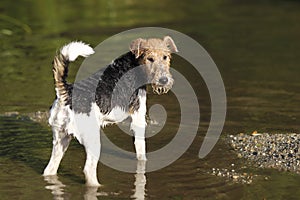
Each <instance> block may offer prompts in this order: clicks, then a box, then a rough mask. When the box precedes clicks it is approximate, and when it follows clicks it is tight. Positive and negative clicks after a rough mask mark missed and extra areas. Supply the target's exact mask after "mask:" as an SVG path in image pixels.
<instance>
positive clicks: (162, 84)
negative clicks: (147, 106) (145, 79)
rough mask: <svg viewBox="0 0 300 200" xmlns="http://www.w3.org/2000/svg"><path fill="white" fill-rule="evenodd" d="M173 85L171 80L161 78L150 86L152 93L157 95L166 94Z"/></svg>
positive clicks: (164, 77)
mask: <svg viewBox="0 0 300 200" xmlns="http://www.w3.org/2000/svg"><path fill="white" fill-rule="evenodd" d="M173 83H174V80H173V79H172V78H168V77H166V76H163V77H161V78H159V79H158V81H157V83H155V84H152V89H153V92H154V93H155V94H158V95H161V94H166V93H167V92H168V91H169V90H170V89H171V88H172V85H173Z"/></svg>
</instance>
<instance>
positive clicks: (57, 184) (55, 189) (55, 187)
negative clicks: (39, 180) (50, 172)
mask: <svg viewBox="0 0 300 200" xmlns="http://www.w3.org/2000/svg"><path fill="white" fill-rule="evenodd" d="M44 180H45V181H46V182H47V183H48V184H50V185H47V186H45V188H46V189H48V190H51V194H52V195H53V199H55V200H62V199H65V198H64V197H63V196H64V194H65V192H64V188H65V187H66V185H64V184H63V183H62V182H61V181H59V180H58V177H57V176H55V175H54V176H45V177H44Z"/></svg>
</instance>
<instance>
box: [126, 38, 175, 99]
mask: <svg viewBox="0 0 300 200" xmlns="http://www.w3.org/2000/svg"><path fill="white" fill-rule="evenodd" d="M130 51H131V52H132V53H133V54H134V55H135V57H136V59H138V61H139V64H140V65H144V66H145V67H146V72H147V75H148V78H149V82H151V85H152V88H153V91H154V93H156V94H164V93H167V92H168V91H169V90H170V89H171V88H172V85H173V83H174V80H173V78H172V75H171V73H170V70H169V69H170V61H171V53H174V52H178V50H177V47H176V45H175V43H174V41H173V39H172V38H171V37H170V36H165V37H164V38H163V39H159V38H149V39H142V38H139V39H136V40H134V41H132V43H131V44H130Z"/></svg>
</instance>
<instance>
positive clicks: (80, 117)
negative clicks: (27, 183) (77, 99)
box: [44, 90, 147, 186]
mask: <svg viewBox="0 0 300 200" xmlns="http://www.w3.org/2000/svg"><path fill="white" fill-rule="evenodd" d="M138 98H139V101H140V107H139V109H138V110H137V111H135V112H134V113H133V114H131V113H126V112H125V111H124V110H123V109H121V108H120V107H115V108H113V109H112V111H111V112H110V113H108V114H103V113H101V112H100V109H99V107H98V106H97V104H96V103H92V107H91V112H90V113H88V114H83V113H75V112H74V111H73V110H71V109H70V106H69V105H67V106H66V105H64V104H62V103H61V102H60V101H58V100H55V101H54V103H53V106H52V108H51V111H50V118H49V124H50V125H51V126H52V131H53V149H52V155H51V158H50V161H49V163H48V165H47V167H46V168H45V170H44V176H47V175H55V174H56V173H57V170H58V167H59V164H60V162H61V159H62V157H63V155H64V153H65V151H66V150H67V148H68V146H69V143H70V140H71V138H72V137H71V135H73V136H75V137H76V139H77V140H78V141H79V142H80V143H81V144H82V145H84V147H85V151H86V154H87V157H86V162H85V166H84V170H83V171H84V174H85V178H86V183H87V185H90V186H99V185H100V184H99V182H98V179H97V164H98V160H99V159H100V149H101V143H100V127H104V126H105V125H107V124H111V123H117V122H121V121H123V120H125V119H126V118H127V117H128V116H129V115H130V116H131V118H132V122H131V126H130V127H131V129H132V130H133V131H134V137H135V142H134V144H135V149H136V156H137V159H138V160H147V159H146V143H145V127H146V118H145V115H146V92H145V91H143V90H140V91H139V93H138Z"/></svg>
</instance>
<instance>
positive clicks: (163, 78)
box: [158, 76, 168, 85]
mask: <svg viewBox="0 0 300 200" xmlns="http://www.w3.org/2000/svg"><path fill="white" fill-rule="evenodd" d="M158 81H159V83H160V84H162V85H165V84H166V83H167V82H168V78H167V77H165V76H163V77H161V78H160V79H159V80H158Z"/></svg>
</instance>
